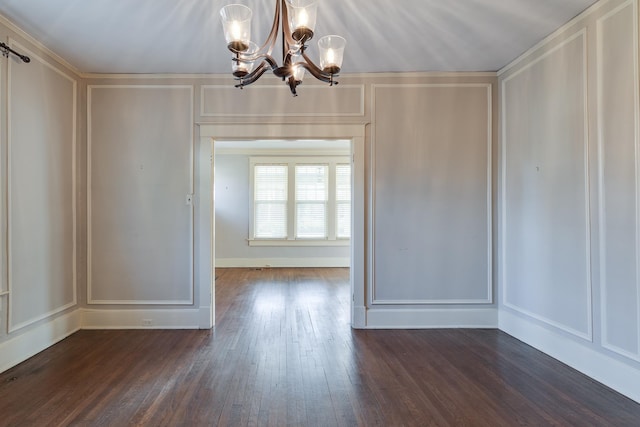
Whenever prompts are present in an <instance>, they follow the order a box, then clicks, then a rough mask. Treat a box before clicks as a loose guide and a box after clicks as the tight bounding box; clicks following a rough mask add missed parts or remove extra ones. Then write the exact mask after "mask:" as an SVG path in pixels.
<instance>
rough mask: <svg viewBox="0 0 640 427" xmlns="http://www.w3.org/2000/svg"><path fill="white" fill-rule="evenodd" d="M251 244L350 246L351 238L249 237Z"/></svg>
mask: <svg viewBox="0 0 640 427" xmlns="http://www.w3.org/2000/svg"><path fill="white" fill-rule="evenodd" d="M247 241H248V242H249V246H349V245H350V244H351V241H350V240H349V239H339V240H311V239H310V240H302V239H301V240H287V239H248V240H247Z"/></svg>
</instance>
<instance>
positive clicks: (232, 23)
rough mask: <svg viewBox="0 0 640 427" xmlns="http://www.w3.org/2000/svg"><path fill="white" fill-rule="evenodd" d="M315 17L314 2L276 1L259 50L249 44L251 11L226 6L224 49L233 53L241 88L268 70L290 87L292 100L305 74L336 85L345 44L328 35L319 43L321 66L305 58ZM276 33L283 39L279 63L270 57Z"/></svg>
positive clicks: (221, 11) (316, 4)
mask: <svg viewBox="0 0 640 427" xmlns="http://www.w3.org/2000/svg"><path fill="white" fill-rule="evenodd" d="M317 14H318V2H317V0H276V9H275V16H274V18H273V25H272V27H271V31H270V32H269V35H268V37H267V40H266V41H265V42H264V44H263V45H262V46H258V45H257V44H256V43H254V42H253V41H251V18H252V12H251V9H250V8H248V7H247V6H245V5H242V4H229V5H227V6H224V7H223V8H222V9H220V19H221V21H222V28H223V31H224V37H225V40H226V42H227V48H228V49H229V50H230V51H231V52H232V53H233V55H234V56H233V58H232V74H233V76H234V77H235V79H236V80H238V81H239V82H238V84H236V87H238V88H241V89H242V88H243V87H244V86H248V85H250V84H252V83H254V82H255V81H257V80H258V79H259V78H260V77H261V76H262V75H263V74H264V73H265V72H266V71H268V70H271V71H272V72H273V74H275V75H276V76H277V77H280V78H282V80H283V81H285V82H286V83H287V84H288V85H289V89H290V90H291V93H292V94H293V95H294V96H297V91H296V88H297V86H298V85H300V84H301V83H302V79H303V77H304V74H305V72H306V71H309V73H310V74H311V75H312V76H313V77H315V78H316V79H318V80H320V81H323V82H325V83H329V85H330V86H333V85H336V84H338V82H337V81H335V80H334V78H335V77H336V76H337V75H338V73H339V72H340V69H341V67H342V60H343V57H344V49H345V46H346V40H345V39H344V38H342V37H340V36H336V35H330V36H325V37H322V38H321V39H320V40H319V41H318V50H319V52H320V66H317V65H316V64H315V63H314V62H313V61H312V60H311V59H310V58H309V56H307V53H306V50H307V47H308V46H307V42H308V41H309V40H311V39H312V38H313V36H314V32H315V27H316V18H317ZM278 33H280V34H281V39H282V63H281V65H279V64H278V62H277V61H276V59H275V58H274V57H273V56H272V55H273V50H274V48H275V45H276V40H277V38H278Z"/></svg>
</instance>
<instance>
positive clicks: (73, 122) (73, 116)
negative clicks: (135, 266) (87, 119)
mask: <svg viewBox="0 0 640 427" xmlns="http://www.w3.org/2000/svg"><path fill="white" fill-rule="evenodd" d="M9 45H10V46H11V47H12V48H14V49H17V50H20V51H22V52H24V53H25V54H27V55H29V56H30V57H31V59H32V63H31V64H32V65H31V66H33V64H40V65H41V66H42V67H43V69H44V70H48V71H51V72H53V73H55V74H54V76H59V77H62V78H63V79H65V80H67V81H68V82H69V83H71V85H70V91H71V93H70V94H67V95H69V96H70V97H71V104H72V105H71V111H70V123H67V124H68V125H69V129H67V131H68V132H70V137H71V141H69V142H70V145H71V147H70V157H71V158H70V159H69V161H70V169H69V174H70V175H71V178H70V185H71V188H69V189H68V192H69V194H68V196H69V199H70V203H71V206H70V212H71V220H70V224H68V225H69V228H71V249H70V254H69V257H70V259H69V260H68V261H69V263H70V264H71V265H70V268H71V278H70V283H68V284H66V286H67V287H71V300H70V301H65V302H63V303H61V304H60V305H58V306H56V307H48V308H49V309H48V310H46V311H44V312H41V313H39V314H38V315H35V316H32V317H30V318H28V319H22V320H21V321H17V322H16V320H15V318H14V315H15V313H16V309H15V304H16V303H15V301H16V298H17V297H16V295H17V290H16V289H15V285H14V283H13V282H14V278H15V274H14V267H13V262H14V260H15V253H14V242H13V238H14V234H15V233H14V231H13V227H12V226H13V222H14V214H13V212H12V210H13V207H14V198H15V197H16V194H15V193H16V192H15V191H13V182H12V174H13V170H14V169H15V165H14V164H13V161H14V158H13V150H12V144H13V143H14V141H13V138H14V135H15V133H16V129H15V127H14V124H13V119H14V118H15V112H14V109H13V107H12V106H13V100H14V97H15V96H16V95H15V93H13V87H12V83H13V81H14V77H13V74H14V73H17V71H15V70H14V67H21V66H24V65H25V64H22V63H14V61H9V64H8V76H7V105H8V106H9V107H8V111H7V212H8V214H7V230H8V234H7V259H8V261H7V270H8V271H7V277H8V292H9V303H8V307H9V308H8V312H9V324H8V332H9V333H13V332H15V331H17V330H19V329H22V328H24V327H26V326H28V325H31V324H33V323H36V322H38V321H41V320H43V319H46V318H48V317H50V316H53V315H55V314H57V313H60V312H62V311H65V310H67V309H69V308H71V307H73V306H75V305H76V304H77V268H76V266H77V233H76V229H77V210H76V141H77V136H76V131H77V81H76V80H75V79H74V78H73V77H72V76H71V75H69V74H67V73H65V72H63V71H61V70H60V69H59V68H57V67H55V66H53V65H52V64H51V63H49V62H48V61H46V60H45V59H44V58H42V57H41V56H40V55H38V54H36V53H34V52H33V51H31V50H30V49H28V48H27V47H25V46H23V45H22V44H20V43H19V42H17V41H15V40H13V39H11V38H10V39H9ZM56 89H59V88H57V87H56ZM45 95H46V94H45ZM52 97H53V95H52ZM47 101H48V102H49V105H48V106H49V107H50V108H53V105H52V104H53V102H54V101H55V100H54V99H48V100H47ZM55 108H56V109H57V108H59V106H57V105H56V107H55ZM49 114H50V112H49V111H47V115H49ZM61 124H62V123H56V124H55V125H56V126H60V125H61ZM49 125H51V123H49ZM56 130H57V131H58V133H59V134H61V133H63V132H64V131H65V130H60V129H56ZM57 136H59V135H58V134H51V135H50V136H49V139H48V141H47V144H46V147H45V146H44V145H43V146H42V147H40V148H41V149H45V148H48V149H53V148H55V147H54V144H53V143H55V142H60V143H66V142H67V141H56V140H55V138H56V137H57ZM52 142H53V143H52ZM40 151H41V150H38V152H37V153H33V154H34V155H36V156H37V154H40ZM55 166H59V165H54V166H53V167H55ZM54 172H55V171H54ZM57 178H58V177H52V176H49V177H48V179H49V180H53V181H55V180H56V179H57ZM20 190H21V191H20V192H19V193H18V195H19V196H21V195H22V194H23V193H24V191H25V190H24V189H20ZM54 196H58V195H54ZM24 214H26V213H24V212H21V214H20V217H23V216H24ZM58 225H59V224H58ZM53 227H54V228H55V226H53ZM50 231H51V230H50ZM53 231H54V232H55V231H57V230H53ZM40 237H42V236H40ZM49 237H50V238H51V239H52V240H54V239H55V238H56V237H55V236H53V237H51V236H49ZM61 238H62V237H61ZM46 243H47V244H51V241H48V242H46ZM55 243H59V242H58V241H56V242H55ZM51 250H52V251H54V252H57V251H58V250H59V248H51ZM28 263H29V264H30V265H29V266H24V268H26V269H29V268H33V267H36V266H33V265H31V264H32V263H33V260H32V259H30V260H29V262H28ZM51 268H53V267H51ZM50 276H51V275H50V274H48V277H49V278H50ZM36 285H37V284H36V283H32V284H31V286H36Z"/></svg>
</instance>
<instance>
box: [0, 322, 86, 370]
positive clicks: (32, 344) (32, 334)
mask: <svg viewBox="0 0 640 427" xmlns="http://www.w3.org/2000/svg"><path fill="white" fill-rule="evenodd" d="M81 322H82V316H81V313H80V310H75V311H72V312H70V313H67V314H63V315H62V316H58V317H56V318H54V319H51V320H48V321H47V322H45V323H42V324H40V325H38V326H36V327H34V328H33V329H28V330H26V331H25V332H23V333H20V334H19V335H17V336H16V337H14V338H10V339H9V340H7V341H5V342H3V343H0V372H4V371H6V370H7V369H9V368H12V367H13V366H15V365H17V364H19V363H21V362H24V361H25V360H27V359H28V358H30V357H32V356H34V355H36V354H38V353H40V352H41V351H42V350H44V349H46V348H48V347H50V346H52V345H53V344H55V343H57V342H58V341H61V340H63V339H65V338H66V337H68V336H69V335H71V334H73V333H74V332H76V331H78V330H79V329H80V327H81Z"/></svg>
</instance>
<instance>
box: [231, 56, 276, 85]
mask: <svg viewBox="0 0 640 427" xmlns="http://www.w3.org/2000/svg"><path fill="white" fill-rule="evenodd" d="M269 68H272V67H271V66H270V64H269V63H268V62H267V61H263V62H261V63H260V65H259V66H258V67H257V68H256V69H254V70H253V71H252V72H251V73H249V74H247V75H246V76H244V77H236V80H240V83H239V84H237V85H236V87H242V86H247V85H250V84H251V83H253V82H255V81H256V80H258V79H259V78H260V77H261V76H262V75H263V74H264V73H265V72H267V70H269Z"/></svg>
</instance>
